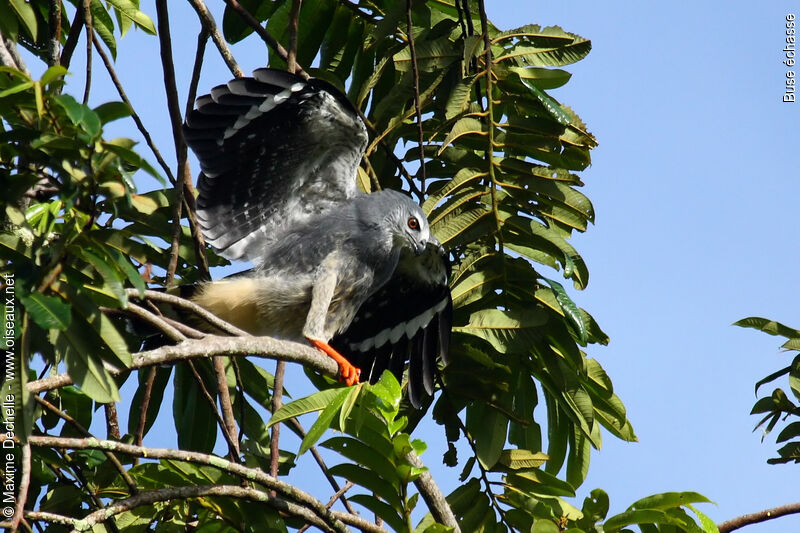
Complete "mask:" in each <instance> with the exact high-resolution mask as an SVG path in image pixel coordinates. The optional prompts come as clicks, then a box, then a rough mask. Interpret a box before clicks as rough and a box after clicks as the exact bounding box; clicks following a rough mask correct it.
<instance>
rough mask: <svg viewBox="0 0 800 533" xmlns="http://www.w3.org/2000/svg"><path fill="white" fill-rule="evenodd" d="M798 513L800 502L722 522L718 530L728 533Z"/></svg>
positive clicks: (799, 511)
mask: <svg viewBox="0 0 800 533" xmlns="http://www.w3.org/2000/svg"><path fill="white" fill-rule="evenodd" d="M798 513H800V502H798V503H790V504H788V505H781V506H780V507H773V508H772V509H764V510H763V511H759V512H757V513H750V514H746V515H742V516H737V517H736V518H732V519H730V520H726V521H725V522H722V523H721V524H718V525H717V528H718V529H719V533H728V532H730V531H734V530H736V529H740V528H743V527H745V526H750V525H752V524H758V523H761V522H766V521H767V520H774V519H775V518H780V517H782V516H786V515H790V514H798Z"/></svg>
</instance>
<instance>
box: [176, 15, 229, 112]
mask: <svg viewBox="0 0 800 533" xmlns="http://www.w3.org/2000/svg"><path fill="white" fill-rule="evenodd" d="M191 1H197V0H191ZM206 44H208V29H207V28H206V27H205V26H203V29H201V30H200V33H198V34H197V49H196V50H195V53H194V66H193V67H192V79H191V81H190V82H189V94H187V95H186V106H185V107H184V112H183V116H188V115H189V113H191V112H192V109H193V108H194V101H195V100H196V99H197V86H198V85H199V84H200V73H201V72H202V71H203V60H204V59H205V56H206ZM237 68H238V67H237ZM239 72H241V70H239Z"/></svg>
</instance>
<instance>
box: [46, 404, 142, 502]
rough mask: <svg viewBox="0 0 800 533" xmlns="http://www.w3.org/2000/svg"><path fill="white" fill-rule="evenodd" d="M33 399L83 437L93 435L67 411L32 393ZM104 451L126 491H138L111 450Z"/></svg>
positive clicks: (134, 492) (132, 492) (133, 492)
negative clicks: (125, 486)
mask: <svg viewBox="0 0 800 533" xmlns="http://www.w3.org/2000/svg"><path fill="white" fill-rule="evenodd" d="M33 399H34V400H36V402H37V403H38V404H39V405H41V406H42V407H44V408H45V409H47V410H48V411H50V412H51V413H53V414H55V415H56V416H58V417H59V418H61V419H62V420H64V421H65V422H66V423H68V424H70V425H71V426H72V427H73V428H75V429H76V430H77V431H78V433H80V434H81V435H83V436H84V437H92V436H93V435H92V434H91V433H89V430H88V429H86V428H85V427H83V425H82V424H81V423H80V422H78V421H77V420H75V419H74V418H73V417H71V416H70V415H68V414H67V413H65V412H64V411H62V410H61V409H59V408H58V407H56V406H55V405H53V404H52V403H50V402H48V401H47V400H45V399H44V398H41V397H39V396H38V395H35V394H34V395H33ZM104 453H105V455H106V457H107V458H108V460H109V462H110V463H111V464H112V465H113V466H114V468H116V470H117V472H119V475H120V476H121V477H122V479H123V481H125V484H126V485H128V491H130V493H131V494H136V493H137V492H139V489H138V488H137V487H136V482H135V481H134V480H133V478H132V477H131V476H130V474H128V471H127V470H125V468H124V467H123V466H122V463H120V462H119V460H118V459H117V457H116V456H115V455H114V454H113V453H111V452H104Z"/></svg>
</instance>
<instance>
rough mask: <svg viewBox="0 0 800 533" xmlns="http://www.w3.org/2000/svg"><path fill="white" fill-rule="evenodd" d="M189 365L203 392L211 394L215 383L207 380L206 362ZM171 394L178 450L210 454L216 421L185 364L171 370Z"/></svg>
mask: <svg viewBox="0 0 800 533" xmlns="http://www.w3.org/2000/svg"><path fill="white" fill-rule="evenodd" d="M193 364H194V365H195V368H196V370H197V371H198V373H199V374H200V376H201V379H202V381H203V384H204V385H205V388H206V390H212V391H213V390H214V388H215V383H216V381H215V380H213V379H212V378H210V377H209V374H210V370H209V369H208V362H207V361H195V362H194V363H193ZM174 391H175V392H174V396H173V399H172V418H173V420H174V422H175V429H176V430H177V433H178V447H179V448H181V449H184V450H193V451H197V452H201V453H211V452H212V450H213V449H214V444H215V443H216V441H217V419H216V417H215V416H214V414H213V413H212V411H211V407H210V406H209V404H208V402H207V401H206V398H205V395H204V394H203V392H202V388H201V385H200V384H199V383H198V382H197V380H196V379H195V377H194V375H193V373H192V371H191V370H190V368H189V365H188V363H186V362H184V363H181V364H178V365H177V366H176V367H175V384H174Z"/></svg>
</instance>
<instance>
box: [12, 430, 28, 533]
mask: <svg viewBox="0 0 800 533" xmlns="http://www.w3.org/2000/svg"><path fill="white" fill-rule="evenodd" d="M21 448H22V461H21V463H22V464H21V465H20V466H21V467H22V468H21V469H22V477H21V478H20V481H19V487H18V489H19V496H18V497H17V505H16V507H15V508H14V518H12V519H11V531H16V530H17V528H18V527H19V523H20V520H22V513H23V511H24V509H25V502H26V501H27V500H28V485H30V482H31V444H30V442H28V443H26V444H23V445H22V446H21Z"/></svg>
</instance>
